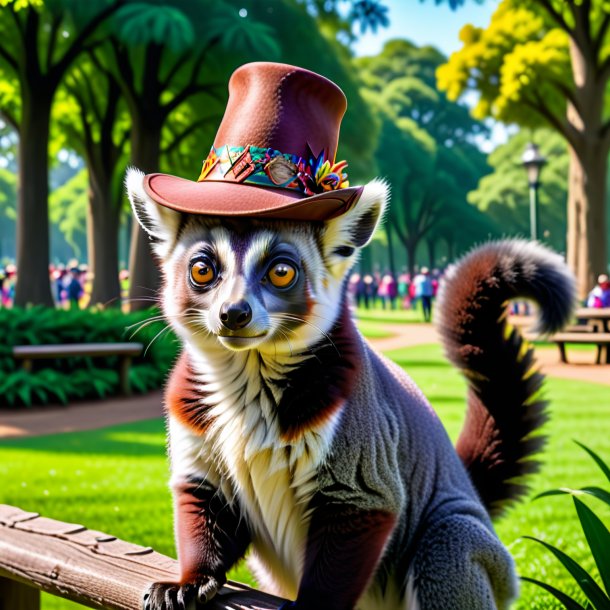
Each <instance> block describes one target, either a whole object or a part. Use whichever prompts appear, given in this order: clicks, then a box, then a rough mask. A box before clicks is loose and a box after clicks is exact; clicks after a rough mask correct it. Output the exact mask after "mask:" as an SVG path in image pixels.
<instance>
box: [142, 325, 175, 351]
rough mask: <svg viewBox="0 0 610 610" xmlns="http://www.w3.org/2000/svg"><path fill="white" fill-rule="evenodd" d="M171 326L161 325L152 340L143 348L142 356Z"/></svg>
mask: <svg viewBox="0 0 610 610" xmlns="http://www.w3.org/2000/svg"><path fill="white" fill-rule="evenodd" d="M171 328H172V327H171V326H170V325H169V324H168V325H167V326H165V327H163V328H162V329H161V330H160V331H159V332H158V333H157V334H156V335H155V336H154V337H153V338H152V341H151V342H150V343H149V344H148V345H147V346H146V349H145V350H144V356H146V354H147V353H148V350H149V349H150V348H151V346H152V344H153V343H154V342H155V341H156V340H157V339H158V338H159V337H160V336H161V335H162V334H163V333H165V332H167V331H168V330H171Z"/></svg>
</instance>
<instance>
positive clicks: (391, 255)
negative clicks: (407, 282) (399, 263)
mask: <svg viewBox="0 0 610 610" xmlns="http://www.w3.org/2000/svg"><path fill="white" fill-rule="evenodd" d="M385 234H386V236H387V238H388V264H389V265H390V271H391V272H392V275H395V274H396V261H395V260H394V237H393V235H392V226H391V224H390V223H386V225H385Z"/></svg>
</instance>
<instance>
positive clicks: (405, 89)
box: [357, 40, 486, 272]
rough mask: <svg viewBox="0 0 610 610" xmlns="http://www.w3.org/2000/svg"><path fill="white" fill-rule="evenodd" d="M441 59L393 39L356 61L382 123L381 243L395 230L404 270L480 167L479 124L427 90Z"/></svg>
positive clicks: (458, 204)
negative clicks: (386, 191) (386, 200)
mask: <svg viewBox="0 0 610 610" xmlns="http://www.w3.org/2000/svg"><path fill="white" fill-rule="evenodd" d="M444 59H445V58H444V56H443V55H442V54H441V53H440V52H439V51H437V50H436V49H433V48H432V47H421V48H418V47H416V46H415V45H413V44H412V43H410V42H408V41H404V40H394V41H389V42H388V43H386V45H385V46H384V48H383V51H382V52H381V53H380V54H379V55H378V56H375V57H367V58H362V59H360V60H357V65H358V67H359V69H360V71H361V75H362V79H363V82H364V83H365V86H366V89H365V92H366V96H367V99H368V101H369V103H370V104H371V105H373V107H375V108H376V109H377V113H378V117H379V119H380V121H381V131H380V137H379V143H378V146H377V151H376V159H377V162H378V166H379V169H380V171H381V174H382V175H385V176H387V177H388V178H389V179H390V182H391V184H392V186H393V197H392V204H391V206H390V210H389V220H390V222H388V223H386V231H388V242H391V234H392V232H393V233H395V234H396V235H397V237H398V238H399V239H400V241H401V242H402V243H403V245H404V247H405V249H406V251H407V260H408V266H409V268H410V271H411V272H412V271H413V269H414V267H415V263H416V254H417V250H418V246H419V245H420V243H421V242H422V241H423V240H426V239H427V238H428V237H432V235H433V231H434V230H435V228H436V227H437V226H438V225H439V224H440V223H441V222H442V221H443V220H444V219H447V218H453V219H455V218H456V217H457V218H459V217H460V215H461V214H462V213H463V211H464V206H466V207H467V206H468V204H467V203H466V201H465V199H466V194H467V192H468V191H469V190H470V189H472V188H474V187H475V186H476V184H477V182H478V179H479V177H480V176H482V175H483V173H485V171H486V165H485V159H484V155H483V154H482V153H481V152H480V151H479V150H478V148H477V147H476V146H475V144H474V138H475V136H476V135H478V134H480V133H483V132H484V131H485V127H484V126H483V125H482V124H481V123H480V122H478V121H475V120H473V119H472V118H471V117H470V116H469V114H468V110H467V109H466V108H465V107H463V106H461V105H458V104H455V103H453V102H449V101H448V100H447V99H446V97H445V96H444V95H442V94H440V93H439V92H438V91H436V90H435V88H434V83H435V70H436V68H437V67H438V66H439V65H440V64H441V63H442V62H443V61H444ZM453 226H454V230H457V229H456V226H457V225H456V224H455V223H454V225H453ZM433 254H434V253H433Z"/></svg>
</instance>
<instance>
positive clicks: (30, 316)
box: [0, 307, 179, 407]
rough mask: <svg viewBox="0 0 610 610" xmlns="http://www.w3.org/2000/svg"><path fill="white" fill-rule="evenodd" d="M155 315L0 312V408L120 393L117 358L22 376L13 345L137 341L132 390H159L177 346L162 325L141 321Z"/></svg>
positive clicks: (40, 364) (65, 363) (64, 362)
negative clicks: (141, 346) (141, 348)
mask: <svg viewBox="0 0 610 610" xmlns="http://www.w3.org/2000/svg"><path fill="white" fill-rule="evenodd" d="M158 314H159V311H158V310H153V309H151V310H148V311H143V312H136V313H129V314H125V313H122V312H121V311H118V310H106V311H95V310H74V311H64V310H58V309H48V308H44V307H32V308H28V309H20V308H14V309H0V332H1V333H2V338H1V342H0V407H7V406H8V407H23V406H31V405H41V404H47V403H57V402H61V403H66V402H68V401H71V400H75V399H81V398H92V397H99V398H102V397H104V396H109V395H112V394H117V393H118V391H119V374H118V364H119V361H118V360H119V359H118V357H107V358H84V357H83V358H81V357H70V358H58V359H50V360H37V361H34V362H33V365H34V366H33V368H32V371H26V370H25V369H24V368H23V366H22V363H21V362H20V361H17V360H15V359H14V358H13V355H12V349H13V346H15V345H50V344H57V343H115V342H120V341H137V342H139V343H143V344H144V346H145V352H144V353H143V354H142V355H140V356H138V357H137V358H134V360H133V365H132V367H131V370H130V373H129V382H130V384H131V388H132V390H133V391H135V392H146V391H149V390H152V389H154V388H158V387H161V386H162V385H163V383H164V381H165V378H166V376H167V373H168V371H169V369H170V368H171V366H172V363H173V362H174V360H175V358H176V356H177V353H178V350H179V345H178V342H177V340H176V337H175V335H174V334H173V333H172V332H171V331H164V328H165V327H166V323H165V322H161V321H153V322H148V323H147V322H146V321H147V320H149V319H150V318H153V317H155V316H157V315H158ZM161 331H163V332H161ZM159 333H160V334H159Z"/></svg>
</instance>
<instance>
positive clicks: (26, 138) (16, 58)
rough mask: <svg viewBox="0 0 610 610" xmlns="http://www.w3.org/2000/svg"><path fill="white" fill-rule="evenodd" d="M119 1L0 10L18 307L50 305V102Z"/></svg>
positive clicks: (63, 0) (16, 5) (70, 0)
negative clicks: (12, 145) (8, 95)
mask: <svg viewBox="0 0 610 610" xmlns="http://www.w3.org/2000/svg"><path fill="white" fill-rule="evenodd" d="M119 2H120V0H115V1H114V2H105V1H103V0H90V1H88V2H78V1H77V0H47V1H46V2H45V5H44V7H42V6H41V2H34V1H32V2H27V1H24V0H20V1H19V2H10V0H9V3H8V4H6V2H4V3H3V4H5V6H3V7H2V8H1V9H0V65H1V68H0V69H1V70H2V73H3V74H8V75H9V77H10V81H9V82H10V83H11V84H12V86H13V91H14V93H15V94H16V96H14V97H13V99H12V102H11V103H10V104H9V103H7V102H5V104H4V105H3V107H2V114H3V116H4V117H5V118H6V119H7V120H8V122H9V123H10V124H11V125H13V126H14V127H15V129H16V130H17V131H18V132H19V163H18V166H19V174H18V184H19V188H18V215H17V266H18V269H19V277H20V278H27V281H18V282H17V287H16V294H15V303H16V304H17V305H26V304H28V303H32V304H44V305H49V306H51V305H53V298H52V296H51V290H50V284H49V277H48V263H49V220H48V195H49V186H48V151H47V143H48V141H49V129H50V127H49V122H50V115H51V105H52V102H53V97H54V95H55V92H56V90H57V87H58V86H59V84H60V82H61V79H62V78H63V76H64V74H65V73H66V71H67V69H68V68H69V67H70V65H71V64H72V62H73V61H74V60H75V59H76V57H77V56H78V55H79V53H81V52H82V50H83V49H84V48H85V47H86V46H87V45H90V44H92V42H91V37H92V35H93V34H94V33H95V31H96V29H97V27H98V26H99V25H100V24H101V23H103V22H104V20H105V19H107V18H108V17H109V16H110V15H111V14H112V13H113V12H114V11H116V10H117V8H118V6H119Z"/></svg>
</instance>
